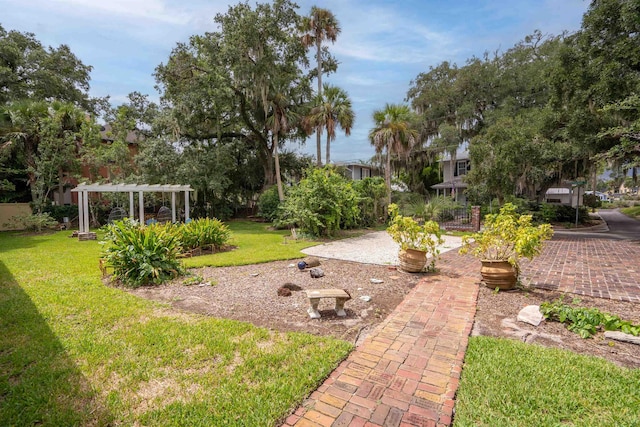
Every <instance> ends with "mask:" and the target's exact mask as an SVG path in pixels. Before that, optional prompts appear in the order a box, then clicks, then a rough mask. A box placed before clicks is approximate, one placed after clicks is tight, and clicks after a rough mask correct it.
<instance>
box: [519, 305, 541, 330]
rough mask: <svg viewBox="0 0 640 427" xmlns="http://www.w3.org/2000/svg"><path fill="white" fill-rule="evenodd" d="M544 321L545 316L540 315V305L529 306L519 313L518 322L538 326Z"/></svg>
mask: <svg viewBox="0 0 640 427" xmlns="http://www.w3.org/2000/svg"><path fill="white" fill-rule="evenodd" d="M543 320H544V316H543V315H542V313H540V306H539V305H528V306H526V307H525V308H523V309H522V310H520V313H518V322H524V323H528V324H530V325H533V326H538V325H539V324H540V322H542V321H543Z"/></svg>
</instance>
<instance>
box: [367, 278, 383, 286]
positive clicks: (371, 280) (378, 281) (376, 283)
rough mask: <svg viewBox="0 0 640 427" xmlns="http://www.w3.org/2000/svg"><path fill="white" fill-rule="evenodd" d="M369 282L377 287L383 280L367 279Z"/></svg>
mask: <svg viewBox="0 0 640 427" xmlns="http://www.w3.org/2000/svg"><path fill="white" fill-rule="evenodd" d="M369 281H370V282H371V283H373V284H375V285H378V284H380V283H384V280H380V279H369Z"/></svg>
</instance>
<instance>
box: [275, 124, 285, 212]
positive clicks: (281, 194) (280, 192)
mask: <svg viewBox="0 0 640 427" xmlns="http://www.w3.org/2000/svg"><path fill="white" fill-rule="evenodd" d="M273 139H274V142H273V153H274V158H275V163H276V183H277V185H278V198H279V199H280V201H281V202H282V201H284V190H283V189H282V177H281V176H280V157H279V156H278V134H277V133H275V134H274V135H273Z"/></svg>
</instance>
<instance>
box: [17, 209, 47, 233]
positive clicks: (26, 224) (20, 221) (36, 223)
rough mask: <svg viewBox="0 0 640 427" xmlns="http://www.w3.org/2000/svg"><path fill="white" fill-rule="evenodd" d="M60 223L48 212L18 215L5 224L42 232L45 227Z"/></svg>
mask: <svg viewBox="0 0 640 427" xmlns="http://www.w3.org/2000/svg"><path fill="white" fill-rule="evenodd" d="M56 225H58V221H56V220H55V219H54V218H52V217H51V215H49V214H48V213H46V212H45V213H36V214H32V215H16V216H12V217H11V219H9V222H8V223H7V224H5V226H7V227H9V228H12V229H14V230H27V231H35V232H38V233H39V232H41V231H42V230H44V229H45V228H53V227H55V226H56Z"/></svg>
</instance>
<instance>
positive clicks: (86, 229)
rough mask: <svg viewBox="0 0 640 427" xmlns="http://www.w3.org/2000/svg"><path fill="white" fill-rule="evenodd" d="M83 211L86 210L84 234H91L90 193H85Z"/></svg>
mask: <svg viewBox="0 0 640 427" xmlns="http://www.w3.org/2000/svg"><path fill="white" fill-rule="evenodd" d="M82 202H83V204H82V205H83V207H84V208H83V209H84V232H85V233H88V232H89V192H87V191H83V196H82Z"/></svg>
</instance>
